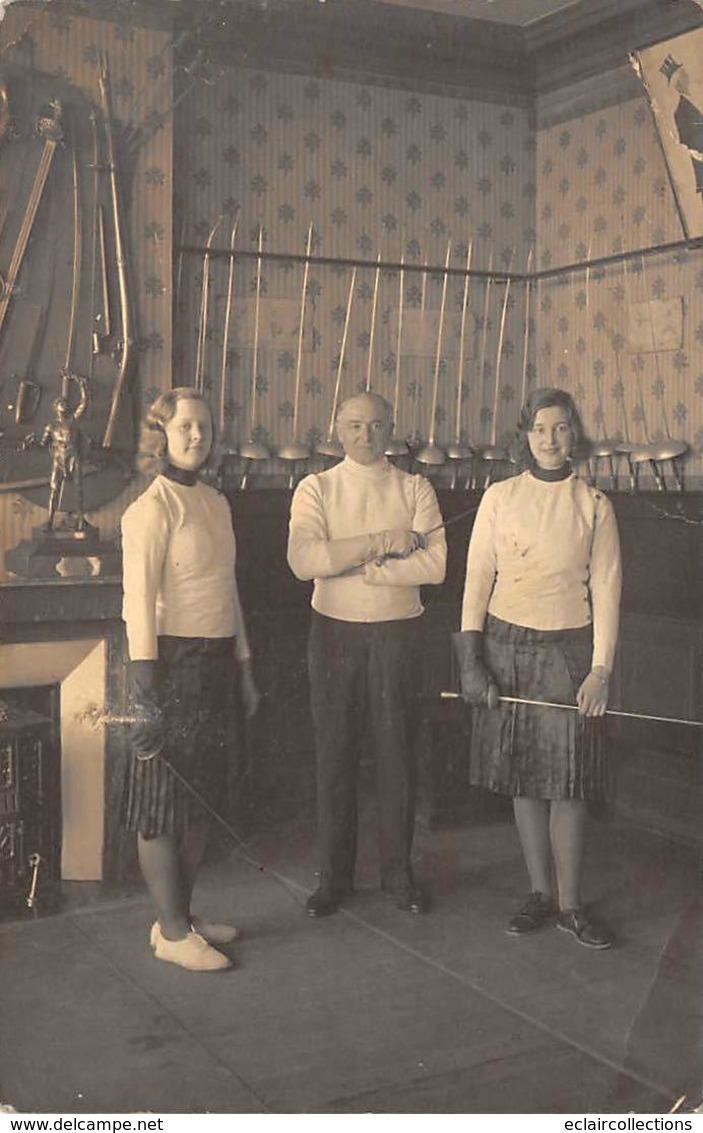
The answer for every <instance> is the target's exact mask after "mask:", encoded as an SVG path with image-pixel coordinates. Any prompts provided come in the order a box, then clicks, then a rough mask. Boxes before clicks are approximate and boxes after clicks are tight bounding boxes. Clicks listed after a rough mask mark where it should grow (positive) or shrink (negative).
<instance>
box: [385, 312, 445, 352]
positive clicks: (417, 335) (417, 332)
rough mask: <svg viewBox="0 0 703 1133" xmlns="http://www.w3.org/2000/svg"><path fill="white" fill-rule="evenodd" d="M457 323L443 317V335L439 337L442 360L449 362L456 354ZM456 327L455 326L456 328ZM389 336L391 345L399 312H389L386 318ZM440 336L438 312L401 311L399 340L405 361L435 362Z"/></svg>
mask: <svg viewBox="0 0 703 1133" xmlns="http://www.w3.org/2000/svg"><path fill="white" fill-rule="evenodd" d="M458 322H459V320H458V319H455V318H450V317H449V315H445V320H444V334H443V337H442V352H441V353H442V357H443V358H452V357H454V356H455V355H456V354H458V351H459V344H458V337H457V336H458ZM455 324H456V325H455ZM388 334H389V336H390V341H391V342H392V343H393V344H394V349H395V344H396V343H397V341H398V311H397V310H396V311H390V312H389V315H388ZM438 335H439V310H431V311H428V310H424V311H420V310H418V309H412V308H411V309H410V310H406V311H403V326H402V336H401V341H400V352H401V355H402V356H403V357H406V358H434V357H435V356H436V354H437V336H438Z"/></svg>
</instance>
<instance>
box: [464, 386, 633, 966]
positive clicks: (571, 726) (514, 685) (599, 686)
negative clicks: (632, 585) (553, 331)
mask: <svg viewBox="0 0 703 1133" xmlns="http://www.w3.org/2000/svg"><path fill="white" fill-rule="evenodd" d="M586 443H587V442H586V438H585V436H584V431H583V427H582V425H581V421H580V418H579V414H578V411H577V409H576V406H575V404H574V401H573V399H572V398H571V396H570V395H569V394H568V393H566V392H565V391H564V390H560V389H538V390H535V391H534V392H533V393H532V394H531V395H530V397H529V398H528V400H527V403H526V405H525V406H524V408H523V410H522V414H521V417H520V423H519V427H518V434H517V444H516V449H515V451H516V455H517V458H518V461H519V464H520V465H521V467H522V468H523V469H524V470H523V471H522V472H521V473H520V474H519V475H517V476H515V477H513V478H511V479H509V480H504V481H502V482H500V483H497V484H493V485H492V486H491V487H490V488H488V490H487V491H486V492H485V494H484V496H483V499H482V501H481V505H480V507H479V510H478V513H477V515H476V521H475V524H474V529H473V534H472V537H471V543H470V546H469V553H468V560H467V569H466V585H465V590H464V601H463V608H462V623H461V624H462V632H461V633H459V634H457V635H455V642H456V647H457V656H458V658H459V662H460V668H461V682H462V692H463V695H464V698H465V699H466V700H467V701H469V702H470V703H471V704H473V705H475V708H474V710H473V725H472V746H471V779H472V782H473V783H475V784H477V785H479V786H482V787H487V788H489V789H490V790H493V791H498V792H501V793H504V794H507V795H510V796H512V799H513V808H514V814H515V821H516V824H517V828H518V833H519V836H520V842H521V845H522V850H523V854H524V857H525V862H526V865H527V870H528V874H529V877H530V883H531V893H530V896H529V898H528V900H527V901H526V903H525V904H524V905H523V907H522V908H521V909H520V910H519V912H518V913H517V914H516V915H515V916H514V917H513V918H512V919H511V920H510V922H509V924H508V926H507V931H508V932H509V933H511V934H513V935H522V934H524V933H527V932H532V931H534V930H536V929H539V928H541V927H543V926H545V925H547V924H549V923H554V922H555V921H556V924H557V926H558V927H559V928H562V929H564V930H566V931H568V932H570V933H571V934H572V935H573V936H575V937H576V939H577V940H578V941H579V943H581V944H583V945H585V946H587V947H590V948H608V947H610V945H611V943H612V933H611V931H610V929H609V928H607V927H606V926H605V925H604V924H602V923H600V922H598V921H597V920H595V919H594V918H593V917H592V916H590V914H589V913H588V912H587V911H586V909H585V908H584V906H583V904H582V897H581V875H582V862H583V848H584V832H585V821H586V813H587V806H588V802H589V800H599V799H601V798H602V797H603V796H604V793H605V789H606V780H607V768H606V752H605V737H604V727H603V725H604V721H603V719H602V717H603V715H604V713H605V710H606V706H607V703H608V691H609V681H610V676H611V672H612V667H613V657H614V653H615V646H616V642H617V634H618V616H619V603H620V589H621V567H620V551H619V541H618V532H617V526H616V521H615V516H614V513H613V509H612V506H611V504H610V501H609V500H608V499H607V498H606V497H605V495H604V494H603V492H601V491H599V490H598V489H596V488H592V487H589V485H588V484H587V483H585V481H583V480H580V479H579V478H578V477H577V476H576V475H575V474H574V472H573V469H572V465H571V460H572V457H575V456H577V455H582V454H583V453H584V450H585V448H586ZM499 695H504V696H511V697H519V698H520V699H522V700H536V701H549V702H552V703H556V704H572V705H573V704H575V705H577V706H578V712H571V711H565V710H564V709H560V708H548V707H535V706H532V705H526V704H519V705H515V704H500V703H499V700H498V697H499ZM552 869H553V870H554V874H555V878H554V879H553V877H552ZM555 882H556V884H555ZM555 890H556V900H555Z"/></svg>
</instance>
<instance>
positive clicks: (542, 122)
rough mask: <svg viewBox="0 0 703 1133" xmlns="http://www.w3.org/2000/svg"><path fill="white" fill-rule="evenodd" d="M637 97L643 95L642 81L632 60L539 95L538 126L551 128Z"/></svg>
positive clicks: (546, 128)
mask: <svg viewBox="0 0 703 1133" xmlns="http://www.w3.org/2000/svg"><path fill="white" fill-rule="evenodd" d="M636 98H642V84H641V83H640V81H639V79H638V78H637V75H636V74H635V71H634V68H633V67H632V66H631V65H630V63H625V64H623V65H622V66H620V67H618V68H616V69H615V70H614V71H608V72H606V73H601V74H598V75H592V76H591V77H590V78H588V79H582V80H580V81H579V82H577V83H572V84H571V85H570V86H569V87H568V88H564V87H559V88H555V89H554V90H552V91H548V92H547V93H546V94H540V95H538V96H537V105H536V125H537V129H538V130H548V129H550V128H551V127H553V126H558V125H560V124H561V123H562V122H573V121H574V120H575V119H578V118H583V117H585V116H586V115H588V114H595V113H597V112H598V111H599V110H606V109H607V108H608V107H609V106H620V105H622V104H623V103H625V102H630V101H631V100H633V99H636Z"/></svg>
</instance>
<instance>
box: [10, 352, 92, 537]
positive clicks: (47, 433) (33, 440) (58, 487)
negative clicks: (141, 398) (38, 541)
mask: <svg viewBox="0 0 703 1133" xmlns="http://www.w3.org/2000/svg"><path fill="white" fill-rule="evenodd" d="M66 377H67V378H69V379H72V380H73V381H74V382H77V384H78V386H79V388H80V400H79V402H78V405H76V406H75V408H73V409H72V408H71V405H70V402H69V400H68V397H66V396H64V395H63V394H62V395H61V396H60V397H57V398H56V399H55V401H54V404H53V409H54V420H53V421H49V423H48V424H47V425H45V427H44V430H43V432H42V433H41V435H39V436H37V435H36V434H34V433H30V435H29V436H28V437H27V438H26V440H25V442H24V443H25V446H27V447H29V446H31V445H40V446H41V447H42V448H48V449H49V452H50V453H51V479H50V481H49V518H48V521H47V524H46V530H47V531H53V530H54V520H55V518H56V512H57V511H58V508H59V505H60V503H61V497H62V496H63V489H64V484H65V483H66V481H67V480H72V481H73V483H74V485H75V490H76V531H84V530H85V527H86V521H85V515H84V513H83V469H82V452H81V431H80V429H79V427H78V422H79V421H80V419H81V417H82V416H83V415H84V413H85V411H86V409H87V408H88V383H87V379H86V378H84V377H80V376H78V375H76V374H67V375H66Z"/></svg>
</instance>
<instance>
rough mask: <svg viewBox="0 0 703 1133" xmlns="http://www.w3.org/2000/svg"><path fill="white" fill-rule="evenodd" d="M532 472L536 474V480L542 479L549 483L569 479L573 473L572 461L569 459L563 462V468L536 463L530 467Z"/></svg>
mask: <svg viewBox="0 0 703 1133" xmlns="http://www.w3.org/2000/svg"><path fill="white" fill-rule="evenodd" d="M530 473H531V474H532V475H533V476H534V478H535V480H542V481H544V482H545V483H547V484H553V483H557V482H558V481H559V480H568V479H569V477H570V476H571V475H572V473H573V468H572V467H571V463H570V462H569V461H568V460H567V461H566V463H565V464H562V466H561V468H540V467H539V465H538V464H535V466H534V467H533V468H530Z"/></svg>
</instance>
